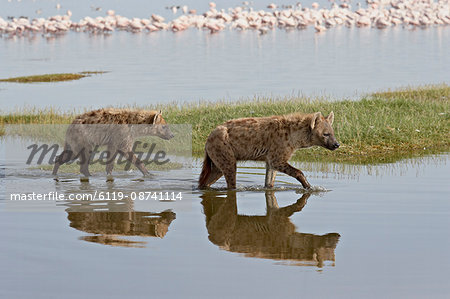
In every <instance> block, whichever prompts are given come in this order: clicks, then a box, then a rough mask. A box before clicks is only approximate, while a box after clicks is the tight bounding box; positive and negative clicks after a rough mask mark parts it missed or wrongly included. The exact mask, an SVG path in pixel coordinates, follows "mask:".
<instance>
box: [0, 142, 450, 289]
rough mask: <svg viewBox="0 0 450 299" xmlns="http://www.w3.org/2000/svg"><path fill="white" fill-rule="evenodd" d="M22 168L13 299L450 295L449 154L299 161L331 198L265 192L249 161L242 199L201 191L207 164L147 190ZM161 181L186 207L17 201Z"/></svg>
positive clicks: (0, 285) (13, 167)
mask: <svg viewBox="0 0 450 299" xmlns="http://www.w3.org/2000/svg"><path fill="white" fill-rule="evenodd" d="M10 142H14V140H11V139H8V141H4V142H3V145H5V144H6V143H10ZM7 157H8V155H7ZM22 164H23V161H22ZM22 164H21V163H20V160H18V159H12V158H10V159H8V160H6V161H5V160H2V161H1V165H2V168H3V169H4V173H5V174H6V175H5V176H4V177H2V178H1V179H0V180H1V184H2V186H4V187H3V191H2V193H3V196H1V199H0V214H1V215H0V226H1V227H2V229H1V230H0V238H1V239H2V240H4V242H1V243H0V250H1V252H2V254H1V255H0V263H1V265H2V271H0V296H1V297H4V298H25V297H33V298H49V297H61V296H63V297H65V298H72V297H73V298H75V297H79V296H84V297H99V296H108V297H110V298H122V297H124V296H130V295H131V296H133V297H144V296H146V297H147V296H151V297H162V296H168V297H180V296H184V297H196V298H198V297H231V296H233V297H269V296H270V297H271V296H277V297H279V296H282V297H294V296H295V297H297V296H301V297H333V298H348V297H365V298H378V297H382V296H384V295H386V294H389V295H390V296H393V297H415V298H424V297H430V296H431V297H433V298H446V297H447V295H448V292H449V291H450V288H449V286H448V284H447V278H448V276H449V275H450V258H449V254H448V252H449V249H450V242H449V240H448V238H447V236H448V228H449V225H450V220H449V219H450V202H449V201H448V194H449V192H450V186H449V185H448V173H449V171H450V168H449V156H448V155H441V156H434V157H426V158H421V159H413V160H405V161H401V162H398V163H394V164H386V165H378V166H375V165H372V166H359V167H353V168H352V167H345V166H343V167H339V166H336V165H334V166H333V165H328V168H327V167H326V165H325V166H324V165H322V167H320V165H319V164H316V165H314V164H306V163H305V164H302V163H300V164H297V166H299V167H300V169H304V170H305V174H306V176H307V177H308V178H309V181H310V182H311V184H312V185H314V186H320V189H322V190H327V191H326V192H316V193H312V194H303V189H302V188H301V187H300V186H299V184H298V183H297V182H296V181H295V179H293V178H290V177H287V176H285V175H278V177H277V181H276V184H275V188H274V189H273V190H264V189H263V188H262V187H263V184H264V183H263V181H264V170H263V169H261V168H260V167H259V166H261V165H255V164H251V163H247V164H246V163H244V164H241V165H240V167H239V168H238V190H237V191H229V192H227V191H225V190H224V187H225V186H226V185H225V181H224V180H223V178H222V179H221V180H220V181H219V182H218V183H217V184H216V185H215V186H214V187H215V189H213V190H210V191H198V190H196V189H195V188H194V189H193V186H195V184H196V179H197V176H198V174H199V172H200V168H198V167H197V166H195V165H198V163H194V168H191V167H183V168H181V169H177V170H171V171H155V172H153V173H154V174H155V175H156V176H155V177H154V178H153V179H149V180H141V179H140V177H141V175H140V174H139V173H138V172H136V171H134V172H118V173H117V174H116V175H115V176H116V177H115V181H114V182H106V181H105V176H104V175H103V173H99V174H96V175H94V176H93V177H92V178H91V179H90V181H89V182H81V181H80V180H79V179H78V175H76V174H70V173H66V174H63V175H62V177H63V179H62V180H60V181H59V182H55V181H53V179H52V176H51V174H50V171H42V170H39V169H35V168H28V167H23V165H22ZM318 169H323V170H318ZM327 169H328V170H327ZM155 183H157V184H156V185H158V184H159V183H161V184H164V185H163V188H164V191H171V192H172V191H173V192H176V193H178V192H181V194H182V198H181V199H180V198H178V199H176V200H173V201H161V200H154V199H153V200H152V199H150V200H148V201H143V200H139V199H135V200H130V198H128V199H126V200H116V201H105V200H103V201H100V200H97V201H92V200H91V201H89V200H84V201H71V200H65V201H58V202H55V201H46V202H43V201H27V202H20V203H15V202H13V201H10V200H9V198H10V196H9V194H10V193H15V192H16V193H29V192H37V193H48V192H57V193H59V194H64V195H65V196H69V195H70V194H93V193H94V192H103V194H107V193H109V194H119V193H120V192H122V194H127V195H130V196H132V194H138V193H141V192H142V193H145V192H147V193H148V192H159V191H160V189H158V188H157V187H155V186H156V185H155ZM277 205H278V206H279V207H280V208H279V209H278V208H277ZM268 280H270V282H269V283H268Z"/></svg>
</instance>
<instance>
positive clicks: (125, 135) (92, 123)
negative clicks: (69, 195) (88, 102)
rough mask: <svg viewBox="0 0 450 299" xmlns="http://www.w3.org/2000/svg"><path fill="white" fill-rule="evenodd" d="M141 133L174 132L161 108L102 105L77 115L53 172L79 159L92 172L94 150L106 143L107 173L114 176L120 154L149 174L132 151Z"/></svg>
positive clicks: (161, 134)
mask: <svg viewBox="0 0 450 299" xmlns="http://www.w3.org/2000/svg"><path fill="white" fill-rule="evenodd" d="M139 136H158V137H160V138H162V139H166V140H168V139H171V138H172V137H173V134H172V132H171V131H170V129H169V127H168V126H167V124H166V121H165V120H164V119H163V117H162V113H161V111H159V112H158V111H155V110H130V109H112V108H111V109H99V110H95V111H90V112H86V113H84V114H81V115H79V116H77V117H76V118H75V119H74V120H73V122H72V124H71V125H70V126H69V128H68V129H67V132H66V139H65V143H64V151H63V152H62V154H61V155H59V156H58V157H56V159H55V166H54V167H53V175H55V176H56V174H57V173H58V169H59V167H60V166H61V165H62V164H64V163H67V162H69V161H72V160H75V159H77V158H78V159H79V161H80V172H81V173H82V174H83V175H85V176H86V177H88V176H90V173H89V162H90V159H91V153H92V151H93V150H94V149H95V148H97V147H99V146H106V147H107V150H106V153H107V157H106V158H107V162H106V174H107V175H108V176H111V174H112V170H113V168H114V161H115V157H116V156H117V155H118V154H120V155H122V156H123V157H125V158H126V159H127V160H128V161H130V162H131V163H133V164H134V165H135V166H136V167H137V168H138V169H139V170H140V171H141V172H142V174H143V175H144V176H147V175H149V172H148V170H147V169H146V168H145V166H144V163H143V162H142V161H141V160H139V159H138V157H136V155H135V153H134V152H133V143H134V140H135V138H136V137H139Z"/></svg>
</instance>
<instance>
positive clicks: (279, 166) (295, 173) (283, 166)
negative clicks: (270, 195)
mask: <svg viewBox="0 0 450 299" xmlns="http://www.w3.org/2000/svg"><path fill="white" fill-rule="evenodd" d="M272 166H273V168H275V169H276V170H278V171H281V172H283V173H285V174H287V175H290V176H291V177H294V178H296V179H297V180H298V181H299V182H300V183H301V184H302V186H303V188H305V189H310V188H311V185H310V184H309V183H308V181H307V180H306V177H305V175H304V174H303V172H301V170H298V169H297V168H295V167H293V166H291V165H289V163H288V162H278V163H274V164H273V165H272Z"/></svg>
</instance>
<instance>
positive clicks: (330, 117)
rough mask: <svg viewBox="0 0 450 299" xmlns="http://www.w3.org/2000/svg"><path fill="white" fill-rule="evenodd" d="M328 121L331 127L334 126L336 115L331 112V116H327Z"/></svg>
mask: <svg viewBox="0 0 450 299" xmlns="http://www.w3.org/2000/svg"><path fill="white" fill-rule="evenodd" d="M327 121H328V123H329V124H330V125H332V124H333V121H334V113H333V111H331V112H330V115H328V116H327Z"/></svg>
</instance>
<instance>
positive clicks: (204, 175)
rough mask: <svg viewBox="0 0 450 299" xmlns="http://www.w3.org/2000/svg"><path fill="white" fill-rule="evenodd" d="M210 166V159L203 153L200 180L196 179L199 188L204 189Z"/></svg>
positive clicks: (209, 173)
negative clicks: (203, 158)
mask: <svg viewBox="0 0 450 299" xmlns="http://www.w3.org/2000/svg"><path fill="white" fill-rule="evenodd" d="M211 164H212V161H211V158H210V157H209V156H208V153H206V152H205V160H203V167H202V173H200V178H199V179H198V187H199V188H204V187H206V182H207V181H208V178H209V176H210V175H211Z"/></svg>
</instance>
